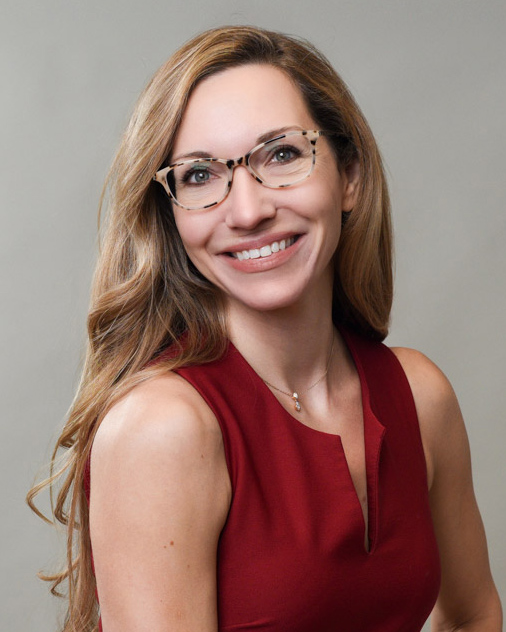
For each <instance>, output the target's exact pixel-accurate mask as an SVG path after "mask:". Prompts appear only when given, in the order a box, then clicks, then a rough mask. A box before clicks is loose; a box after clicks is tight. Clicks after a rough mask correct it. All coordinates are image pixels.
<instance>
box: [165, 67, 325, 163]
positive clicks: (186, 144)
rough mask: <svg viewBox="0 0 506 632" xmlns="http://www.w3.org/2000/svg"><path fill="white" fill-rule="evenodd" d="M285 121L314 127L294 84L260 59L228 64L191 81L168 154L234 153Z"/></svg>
mask: <svg viewBox="0 0 506 632" xmlns="http://www.w3.org/2000/svg"><path fill="white" fill-rule="evenodd" d="M287 126H290V127H292V126H293V127H299V128H301V129H308V128H309V129H314V127H315V123H314V121H313V119H312V117H311V115H310V113H309V111H308V109H307V107H306V104H305V101H304V99H303V97H302V94H301V91H300V89H299V87H298V86H297V85H296V84H295V83H294V82H293V81H292V80H291V79H290V78H289V77H288V75H286V74H285V73H284V72H282V71H281V70H279V69H277V68H274V67H273V66H269V65H266V64H251V65H247V66H239V67H237V68H230V69H227V70H224V71H223V72H220V73H218V74H215V75H212V76H211V77H208V78H206V79H204V80H203V81H201V82H200V83H199V84H198V85H197V87H196V88H195V90H194V91H193V93H192V95H191V96H190V99H189V101H188V105H187V107H186V110H185V112H184V114H183V119H182V122H181V125H180V128H179V130H178V134H177V136H176V141H175V144H174V149H173V152H172V155H173V156H176V155H178V154H181V153H185V152H191V151H200V150H202V151H209V152H211V151H212V152H213V154H214V155H218V154H219V155H220V156H223V157H232V156H236V155H240V154H241V153H244V152H246V151H248V150H249V149H251V147H252V146H253V145H254V144H256V142H257V139H258V137H259V136H260V135H263V134H265V133H266V132H268V131H269V130H277V129H280V128H284V127H287ZM223 152H226V153H223Z"/></svg>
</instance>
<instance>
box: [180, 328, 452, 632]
mask: <svg viewBox="0 0 506 632" xmlns="http://www.w3.org/2000/svg"><path fill="white" fill-rule="evenodd" d="M343 335H344V336H345V340H346V342H347V344H348V346H349V349H350V351H351V353H352V355H353V358H354V361H355V364H356V366H357V369H358V372H359V375H360V380H361V385H362V400H363V409H364V427H365V451H366V469H367V491H368V498H369V508H368V511H369V533H370V536H369V537H370V552H367V551H366V550H365V548H364V520H363V515H362V510H361V507H360V503H359V500H358V498H357V495H356V492H355V488H354V486H353V482H352V479H351V476H350V472H349V469H348V465H347V462H346V459H345V455H344V451H343V448H342V444H341V440H340V437H338V436H335V435H330V434H326V433H323V432H319V431H316V430H313V429H310V428H308V427H307V426H305V425H303V424H302V423H300V422H299V421H298V420H297V419H296V418H294V417H293V416H292V415H290V414H289V413H287V412H286V411H285V410H284V408H283V407H282V406H281V405H280V404H279V402H278V401H277V399H276V398H275V397H274V396H273V395H272V393H271V392H270V390H269V389H268V388H267V386H266V385H265V384H264V382H263V381H262V380H261V379H260V378H259V376H258V375H257V374H256V373H255V372H254V371H253V369H252V368H251V367H250V366H249V365H248V364H247V362H246V361H245V360H244V358H243V357H242V356H241V355H240V354H239V352H238V351H237V350H236V349H235V348H234V347H233V346H232V345H230V346H229V349H228V352H227V353H226V355H225V356H224V357H223V358H222V359H221V360H219V361H217V362H213V363H210V364H206V365H202V366H193V367H186V368H182V369H178V370H177V373H179V374H180V375H181V376H182V377H184V378H185V379H186V380H188V381H189V382H190V383H191V384H192V385H194V387H195V388H196V389H197V390H198V391H199V392H200V393H201V394H202V396H203V397H204V399H205V400H206V401H207V403H208V404H209V406H210V407H211V408H212V410H213V411H214V413H215V414H216V417H217V419H218V421H219V423H220V426H221V430H222V434H223V440H224V444H225V453H226V459H227V464H228V469H229V473H230V477H231V481H232V488H233V498H232V504H231V508H230V513H229V516H228V519H227V522H226V525H225V527H224V529H223V532H222V535H221V538H220V542H219V550H218V602H219V603H218V614H219V631H220V632H232V631H234V632H235V631H239V630H240V631H250V630H251V631H255V630H265V631H270V632H336V631H338V630H339V631H341V630H342V631H343V632H419V630H420V629H421V628H422V626H423V623H424V622H425V620H426V619H427V617H428V616H429V614H430V612H431V610H432V607H433V605H434V602H435V600H436V598H437V595H438V591H439V583H440V567H439V555H438V550H437V545H436V541H435V537H434V532H433V527H432V521H431V516H430V510H429V503H428V492H427V474H426V465H425V459H424V454H423V449H422V444H421V438H420V431H419V426H418V420H417V416H416V411H415V406H414V402H413V397H412V394H411V390H410V388H409V385H408V382H407V379H406V376H405V374H404V372H403V370H402V368H401V366H400V364H399V362H398V361H397V359H396V357H395V356H394V354H393V353H392V352H391V351H390V350H389V349H388V348H387V347H385V346H384V345H382V344H380V343H373V342H368V341H365V340H363V339H361V338H359V337H358V336H356V335H352V334H349V333H346V332H343ZM294 414H296V413H294Z"/></svg>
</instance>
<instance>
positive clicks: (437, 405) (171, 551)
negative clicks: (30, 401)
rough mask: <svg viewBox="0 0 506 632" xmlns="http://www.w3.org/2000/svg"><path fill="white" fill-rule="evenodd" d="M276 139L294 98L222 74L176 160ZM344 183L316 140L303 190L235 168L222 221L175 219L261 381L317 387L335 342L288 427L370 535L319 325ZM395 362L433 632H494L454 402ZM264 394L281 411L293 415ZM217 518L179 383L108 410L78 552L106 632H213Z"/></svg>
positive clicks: (202, 415)
mask: <svg viewBox="0 0 506 632" xmlns="http://www.w3.org/2000/svg"><path fill="white" fill-rule="evenodd" d="M210 104H212V107H211V106H210ZM285 126H291V127H295V128H300V129H318V126H317V125H316V123H315V122H314V121H313V120H312V119H311V116H310V114H309V112H308V110H307V108H306V106H305V104H304V101H303V99H302V97H301V94H300V92H299V90H298V88H297V87H296V86H295V85H294V84H293V83H292V82H291V81H290V80H289V79H288V78H287V77H286V76H285V75H284V74H283V73H281V72H280V71H279V70H276V69H274V68H271V67H269V66H258V65H251V66H245V67H240V68H235V69H229V70H226V71H224V72H222V73H220V74H218V75H214V76H212V77H210V78H208V79H206V80H204V81H203V82H202V83H201V84H199V86H197V88H196V90H195V91H194V92H193V94H192V96H191V98H190V101H189V104H188V107H187V110H186V112H185V115H184V117H183V121H182V124H181V127H180V130H179V133H178V136H177V139H176V143H175V147H174V152H173V157H177V158H179V157H181V156H186V155H188V154H191V153H192V152H196V151H205V152H206V153H209V154H211V155H213V156H216V157H220V158H236V157H238V156H241V155H244V154H245V153H247V152H248V151H249V150H250V149H251V148H252V147H253V146H254V145H256V144H257V143H258V142H260V141H259V140H258V139H259V137H260V136H261V135H262V134H264V133H265V132H267V131H271V130H276V129H279V128H282V127H285ZM358 178H359V174H358V171H357V168H356V167H353V168H351V169H349V170H348V171H347V172H341V173H340V172H339V170H338V168H337V164H336V161H335V158H334V156H333V154H332V152H331V150H330V147H329V145H328V144H327V141H326V140H325V139H324V138H323V139H319V140H318V143H317V162H316V167H315V171H314V173H313V174H312V175H311V177H310V178H308V179H307V180H305V181H304V182H302V183H300V184H298V185H296V186H294V187H291V188H288V189H268V188H265V187H263V186H262V185H261V184H259V183H258V182H256V181H255V180H254V179H253V178H252V177H251V175H250V174H249V173H248V172H247V171H246V169H244V168H243V167H238V168H237V169H236V170H235V172H234V180H233V186H232V189H231V192H230V194H229V195H228V197H227V198H226V199H225V200H224V201H223V202H222V203H220V204H219V205H218V206H216V207H213V208H212V209H209V210H207V211H202V212H191V213H189V212H187V211H184V210H183V209H180V208H177V207H175V209H174V210H175V217H176V222H177V226H178V230H179V232H180V234H181V237H182V239H183V242H184V244H185V247H186V250H187V253H188V255H189V257H190V258H191V259H192V261H193V262H194V264H195V265H196V266H197V267H198V268H199V270H200V271H201V272H202V273H203V274H204V275H205V276H206V277H207V278H208V279H210V280H211V281H212V282H213V283H214V284H215V285H216V286H217V287H219V288H220V289H221V291H222V292H223V296H224V298H225V305H226V316H227V324H228V328H229V334H230V338H231V339H232V341H233V342H234V344H235V345H236V347H237V348H238V349H239V350H240V351H241V353H242V354H243V355H244V357H245V358H246V359H247V360H248V362H249V363H250V364H251V366H252V367H253V368H254V369H255V370H256V371H257V373H258V374H259V375H260V376H262V377H263V378H264V379H265V380H267V381H269V382H271V383H273V384H275V385H276V386H278V387H279V388H281V389H282V390H286V391H291V390H293V388H294V385H297V388H298V389H300V391H301V392H302V391H304V390H305V388H307V386H309V385H311V384H313V383H314V382H315V381H316V380H318V378H319V377H321V375H322V374H323V373H324V371H325V367H326V365H327V359H328V352H329V349H330V346H331V340H332V339H334V347H333V353H332V358H331V362H330V366H329V371H328V374H327V376H326V378H325V379H323V380H321V381H320V382H319V383H318V384H317V385H316V386H315V387H314V388H312V389H311V390H310V391H307V392H305V393H304V398H303V404H304V405H303V409H302V411H301V413H300V417H298V418H299V419H300V421H301V422H302V423H304V424H307V425H308V426H311V427H313V428H317V429H319V430H323V431H325V432H329V433H334V434H339V435H341V438H342V442H343V447H344V450H345V453H346V457H347V459H348V463H349V468H350V472H351V474H352V478H353V481H354V484H355V488H356V490H357V495H358V497H359V499H360V501H361V503H362V508H363V511H364V518H365V519H366V520H367V493H366V485H365V457H364V437H363V424H362V408H361V393H360V382H359V379H358V376H357V374H356V370H355V367H354V364H353V362H352V360H351V358H350V357H349V354H348V351H347V349H346V347H345V345H344V344H343V342H342V340H341V338H340V337H339V335H338V334H337V332H335V331H334V328H333V325H332V320H331V300H332V267H331V260H332V256H333V254H334V252H335V249H336V248H337V246H338V242H339V236H340V226H341V212H342V211H344V210H351V209H353V206H354V201H355V195H356V190H357V183H358ZM291 236H296V237H297V238H298V239H297V241H296V242H295V244H294V245H293V246H291V247H290V248H288V249H287V251H285V253H281V255H280V256H277V255H272V257H269V258H267V259H266V260H260V261H259V260H255V261H253V262H245V263H244V262H243V264H239V263H238V262H237V260H236V259H233V258H232V257H230V256H229V254H227V253H230V252H234V251H236V250H243V249H250V248H254V247H255V248H256V247H260V246H261V245H265V244H268V243H272V241H275V240H277V239H281V238H282V237H291ZM394 352H395V353H396V355H397V357H398V358H399V360H400V362H401V364H402V365H403V367H404V369H405V371H406V374H407V376H408V379H409V382H410V385H411V388H412V390H413V394H414V398H415V404H416V407H417V412H418V416H419V422H420V428H421V432H422V439H423V445H424V449H425V454H426V460H427V468H428V485H429V490H430V499H431V506H432V511H433V517H434V525H435V530H436V535H437V538H438V543H439V547H440V553H441V560H442V567H443V579H442V588H441V593H440V596H439V599H438V602H437V604H436V608H435V611H434V615H433V622H432V626H433V630H435V631H441V632H442V631H444V630H459V629H466V630H480V631H484V632H486V631H491V632H492V631H494V632H498V631H499V630H500V629H501V612H500V604H499V599H498V597H497V592H496V590H495V587H494V584H493V581H492V577H491V575H490V569H489V563H488V556H487V548H486V541H485V536H484V532H483V527H482V523H481V519H480V515H479V512H478V508H477V505H476V501H475V498H474V493H473V487H472V479H471V466H470V457H469V448H468V443H467V437H466V432H465V428H464V424H463V421H462V416H461V413H460V410H459V407H458V403H457V400H456V398H455V395H454V393H453V390H452V389H451V386H450V384H449V383H448V381H447V380H446V378H445V377H444V375H443V374H442V373H441V372H440V371H439V369H437V367H435V365H433V364H432V363H431V362H430V361H429V360H428V359H427V358H425V357H424V356H423V355H421V354H419V353H417V352H415V351H412V350H409V349H394ZM273 393H274V395H275V396H276V397H278V399H279V401H280V403H281V405H283V406H285V407H286V408H287V410H289V411H290V412H291V411H292V408H291V405H292V402H291V400H290V399H289V398H288V397H286V396H284V395H283V394H280V393H279V392H277V391H273ZM230 502H231V485H230V480H229V476H228V472H227V467H226V463H225V457H224V450H223V443H222V438H221V433H220V430H219V426H218V422H217V420H216V419H215V417H214V415H213V413H212V412H211V411H210V409H209V408H208V406H207V405H206V403H205V402H204V401H203V400H202V398H201V397H200V396H199V395H198V393H197V392H196V391H195V390H194V389H193V388H192V387H191V386H190V385H189V384H188V383H187V382H186V381H185V380H183V379H182V378H180V377H178V376H177V375H175V374H170V375H166V376H163V377H159V378H156V379H153V380H151V381H150V382H147V383H144V384H141V385H140V386H138V387H136V388H135V389H133V390H132V391H131V393H130V394H129V395H127V396H126V397H125V398H124V399H123V400H122V401H120V402H119V403H118V404H117V405H115V406H114V407H113V408H112V409H111V411H110V412H109V413H108V414H107V416H106V417H105V419H104V421H103V422H102V424H101V426H100V428H99V430H98V434H97V436H96V439H95V443H94V447H93V453H92V463H91V505H90V524H91V538H92V545H93V551H94V560H95V570H96V577H97V586H98V592H99V595H100V604H101V612H102V620H103V625H104V631H105V632H119V631H121V632H134V631H135V632H144V631H146V632H148V631H149V632H156V631H160V632H162V631H165V630H169V629H170V630H171V632H183V631H185V632H188V631H195V632H216V630H217V612H216V592H217V587H216V580H215V574H216V550H217V544H218V538H219V534H220V532H221V530H222V528H223V525H224V523H225V520H226V516H227V512H228V509H229V506H230ZM147 516H149V519H148V518H146V517H147ZM364 538H365V540H364V541H366V539H367V532H365V533H364Z"/></svg>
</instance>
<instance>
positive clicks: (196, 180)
mask: <svg viewBox="0 0 506 632" xmlns="http://www.w3.org/2000/svg"><path fill="white" fill-rule="evenodd" d="M228 181H229V172H228V168H227V166H226V165H224V164H223V163H222V162H217V161H214V160H205V159H198V160H188V161H186V162H182V163H181V164H179V165H177V166H175V167H174V168H173V169H171V171H169V173H168V174H167V184H168V185H169V189H170V190H171V192H172V195H173V196H174V198H175V199H176V201H177V202H178V204H180V205H181V206H183V207H185V208H188V209H201V208H204V207H206V206H212V205H213V204H216V203H217V202H220V201H221V200H222V199H223V198H224V197H225V194H226V192H227V188H228Z"/></svg>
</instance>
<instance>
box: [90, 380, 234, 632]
mask: <svg viewBox="0 0 506 632" xmlns="http://www.w3.org/2000/svg"><path fill="white" fill-rule="evenodd" d="M229 502H230V481H229V477H228V473H227V468H226V463H225V457H224V450H223V442H222V438H221V433H220V430H219V427H218V424H217V422H216V419H215V418H214V416H213V415H212V413H211V411H210V410H209V408H208V407H207V406H206V405H205V404H204V402H203V400H201V398H200V396H199V395H198V394H197V393H196V391H194V389H193V388H192V387H191V386H190V385H189V384H188V383H186V382H185V381H184V380H183V379H182V378H180V377H178V376H176V375H174V374H170V375H168V376H167V377H161V378H156V379H154V380H151V381H150V382H147V383H145V384H142V385H140V386H138V387H136V388H135V389H134V390H133V391H132V392H131V393H130V394H129V395H128V396H127V397H126V398H125V399H124V400H122V401H120V402H119V403H118V404H117V405H116V406H114V407H113V408H112V409H111V411H110V412H109V413H108V414H107V415H106V417H105V418H104V420H103V422H102V424H101V425H100V428H99V429H98V432H97V435H96V438H95V441H94V444H93V450H92V458H91V495H90V533H91V542H92V547H93V555H94V564H95V573H96V579H97V589H98V595H99V599H100V607H101V616H102V623H103V627H104V632H117V631H121V632H129V631H130V630H135V631H136V632H144V631H146V632H148V631H149V632H157V631H158V630H159V631H160V632H161V631H162V630H163V631H165V630H168V629H170V630H171V631H174V632H177V631H178V630H185V631H186V630H199V632H200V631H202V632H214V631H215V630H216V629H217V613H216V550H217V542H218V538H219V535H220V532H221V529H222V527H223V524H224V522H225V519H226V514H227V511H228V507H229Z"/></svg>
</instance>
